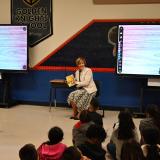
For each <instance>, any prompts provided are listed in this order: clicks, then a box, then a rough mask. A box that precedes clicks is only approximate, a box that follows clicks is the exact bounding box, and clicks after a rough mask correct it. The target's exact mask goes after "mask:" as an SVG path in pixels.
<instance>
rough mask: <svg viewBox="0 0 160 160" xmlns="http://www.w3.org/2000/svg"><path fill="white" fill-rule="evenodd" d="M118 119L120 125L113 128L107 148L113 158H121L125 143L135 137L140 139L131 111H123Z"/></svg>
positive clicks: (118, 159)
mask: <svg viewBox="0 0 160 160" xmlns="http://www.w3.org/2000/svg"><path fill="white" fill-rule="evenodd" d="M118 119H119V126H118V128H116V129H114V130H113V132H112V135H111V139H110V143H109V144H108V145H107V149H108V151H109V153H110V154H111V155H112V157H113V159H117V160H120V156H121V148H122V145H123V143H124V142H127V141H130V140H133V139H134V140H135V141H137V142H139V139H138V133H137V130H136V127H135V125H134V122H133V120H132V116H131V113H130V112H129V111H128V110H125V111H121V112H120V113H119V115H118Z"/></svg>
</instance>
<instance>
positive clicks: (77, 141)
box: [72, 110, 94, 146]
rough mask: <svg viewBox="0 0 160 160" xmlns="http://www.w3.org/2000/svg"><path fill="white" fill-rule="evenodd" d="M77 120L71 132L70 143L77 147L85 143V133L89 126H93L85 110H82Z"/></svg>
mask: <svg viewBox="0 0 160 160" xmlns="http://www.w3.org/2000/svg"><path fill="white" fill-rule="evenodd" d="M79 119H80V120H79V121H78V122H77V123H76V124H75V125H74V127H73V130H72V138H73V139H72V141H73V144H74V145H75V146H79V145H81V144H83V143H84V142H85V141H86V139H87V137H86V131H87V129H88V127H89V126H90V125H92V124H94V122H92V121H91V120H90V117H89V114H88V111H87V110H83V111H82V112H81V113H80V116H79Z"/></svg>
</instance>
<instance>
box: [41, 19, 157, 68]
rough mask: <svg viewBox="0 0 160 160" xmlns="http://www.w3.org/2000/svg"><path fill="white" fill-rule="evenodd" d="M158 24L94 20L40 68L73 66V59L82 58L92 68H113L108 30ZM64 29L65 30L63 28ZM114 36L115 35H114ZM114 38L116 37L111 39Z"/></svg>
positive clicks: (135, 21) (138, 21)
mask: <svg viewBox="0 0 160 160" xmlns="http://www.w3.org/2000/svg"><path fill="white" fill-rule="evenodd" d="M130 23H160V20H113V21H112V20H103V21H100V20H97V21H96V20H94V22H93V21H92V24H91V25H90V26H89V27H87V28H86V29H85V30H83V31H82V32H81V33H80V34H79V33H78V34H77V36H76V37H75V38H74V39H72V40H71V41H69V42H68V43H67V44H66V45H64V46H63V47H62V48H61V49H60V50H58V51H57V52H56V53H55V52H53V54H52V55H51V56H49V58H48V59H46V60H45V61H43V60H42V63H40V66H46V67H47V66H48V67H50V66H71V67H72V66H75V63H74V62H75V59H76V58H77V57H78V56H83V57H85V58H86V60H87V65H88V66H89V67H92V68H114V67H115V65H116V57H115V56H113V47H114V46H113V45H112V44H111V43H109V42H108V32H109V30H110V29H111V28H112V27H114V26H117V24H130ZM64 29H65V28H64ZM114 36H115V34H114ZM113 38H116V37H113Z"/></svg>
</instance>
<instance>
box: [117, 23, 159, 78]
mask: <svg viewBox="0 0 160 160" xmlns="http://www.w3.org/2000/svg"><path fill="white" fill-rule="evenodd" d="M116 72H117V74H118V75H136V76H145V77H154V76H156V77H157V76H160V24H119V25H118V38H117V66H116Z"/></svg>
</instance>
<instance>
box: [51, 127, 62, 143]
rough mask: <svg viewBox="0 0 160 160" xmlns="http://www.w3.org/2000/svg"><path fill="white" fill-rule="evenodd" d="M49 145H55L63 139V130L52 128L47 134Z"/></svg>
mask: <svg viewBox="0 0 160 160" xmlns="http://www.w3.org/2000/svg"><path fill="white" fill-rule="evenodd" d="M48 138H49V141H50V142H49V143H50V144H57V143H59V142H61V141H62V139H63V130H62V129H61V128H59V127H53V128H51V129H50V130H49V132H48Z"/></svg>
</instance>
